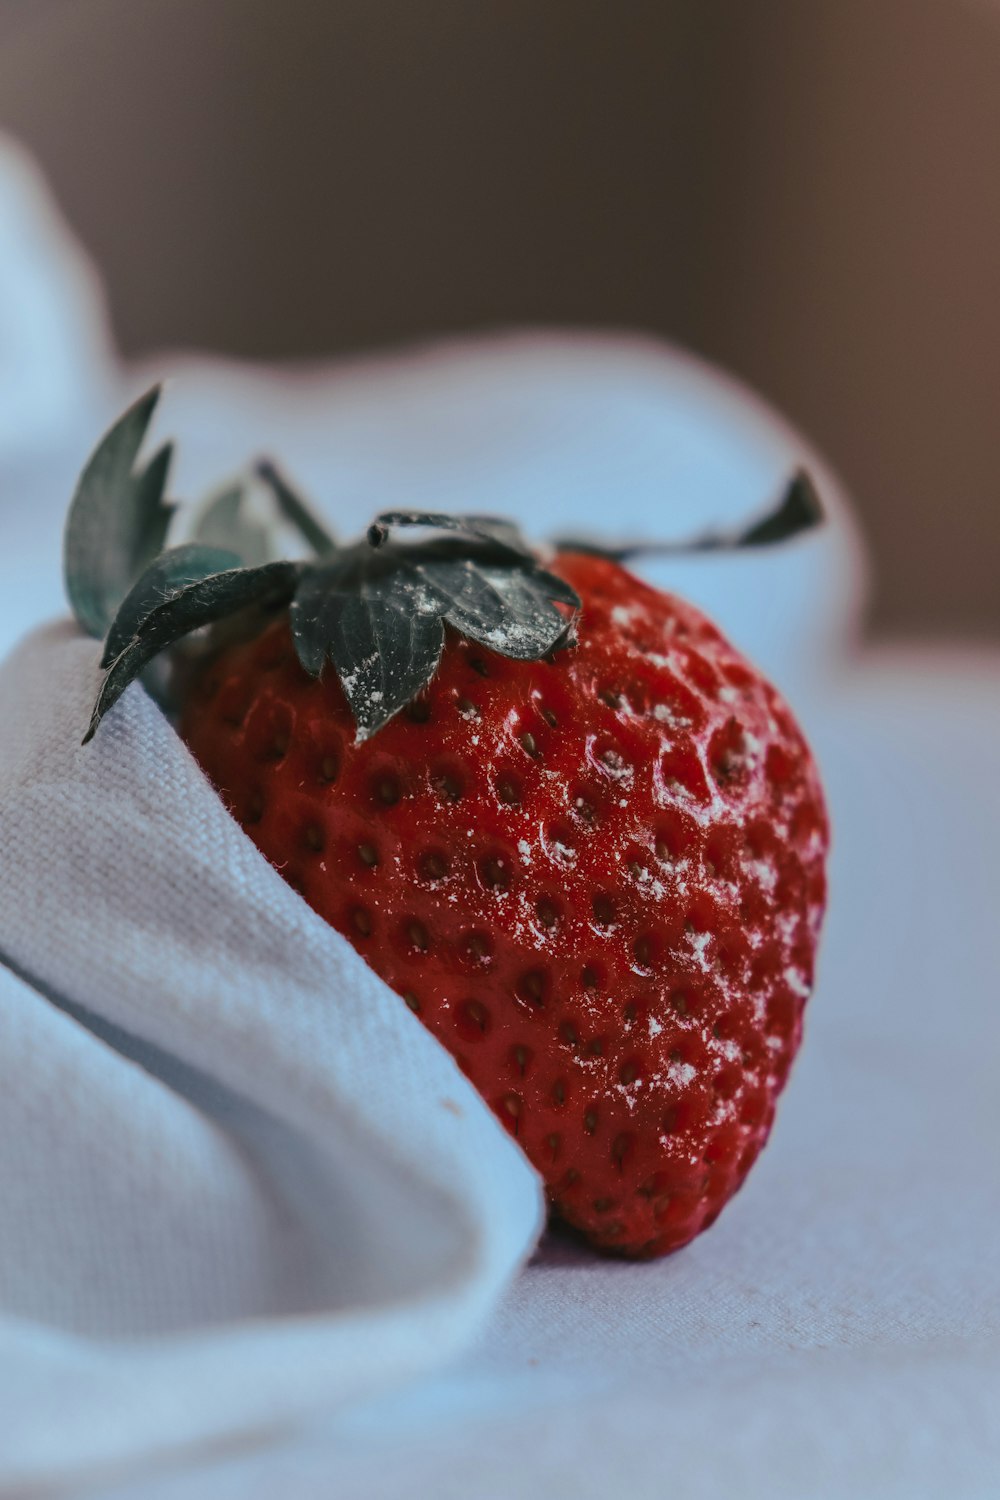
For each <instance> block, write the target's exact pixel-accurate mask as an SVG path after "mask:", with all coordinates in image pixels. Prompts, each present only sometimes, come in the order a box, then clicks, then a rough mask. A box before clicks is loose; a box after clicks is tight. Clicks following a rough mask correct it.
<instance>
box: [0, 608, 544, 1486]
mask: <svg viewBox="0 0 1000 1500" xmlns="http://www.w3.org/2000/svg"><path fill="white" fill-rule="evenodd" d="M97 655H98V648H97V647H96V646H95V645H94V643H92V642H88V641H84V640H82V639H81V638H80V637H79V636H78V635H77V633H76V632H75V630H74V629H73V628H72V627H71V626H70V625H68V624H65V625H57V626H54V627H50V628H46V629H44V630H42V631H41V632H40V633H38V634H36V635H35V636H34V637H33V638H31V639H30V640H29V641H27V642H26V643H25V644H24V645H23V646H22V647H21V648H20V649H19V650H18V651H16V652H15V654H14V655H13V656H12V658H11V659H10V660H8V661H7V662H6V663H5V665H4V666H3V668H2V670H0V870H2V877H0V878H2V882H3V885H2V902H0V948H2V950H3V954H4V957H5V959H6V961H7V963H8V965H10V966H11V967H12V969H13V970H14V971H15V972H6V973H5V972H3V971H2V970H0V986H2V989H0V1033H2V1040H0V1055H2V1056H3V1059H4V1081H3V1088H2V1091H0V1182H2V1183H3V1190H4V1202H3V1210H2V1215H0V1268H2V1269H0V1306H2V1316H0V1480H2V1481H3V1482H5V1483H6V1484H7V1485H8V1486H10V1485H14V1484H16V1483H19V1482H26V1480H27V1479H28V1478H29V1477H30V1478H33V1479H34V1478H38V1477H41V1476H45V1477H48V1476H54V1475H58V1474H60V1473H63V1474H70V1473H73V1474H79V1473H82V1472H86V1471H88V1470H89V1469H90V1468H91V1467H95V1468H98V1469H99V1468H100V1467H101V1466H102V1465H105V1464H110V1463H112V1462H118V1461H120V1460H123V1459H126V1458H128V1457H130V1456H132V1457H134V1456H135V1455H136V1454H139V1453H142V1454H146V1455H153V1454H155V1453H156V1452H157V1450H161V1449H164V1448H167V1447H171V1448H176V1446H177V1445H179V1444H181V1445H182V1444H185V1443H193V1442H202V1441H205V1440H208V1439H213V1438H218V1437H219V1436H220V1435H223V1434H225V1435H231V1434H233V1433H235V1432H240V1431H246V1430H248V1429H254V1430H256V1431H258V1432H259V1431H260V1430H262V1429H263V1430H273V1429H274V1428H275V1427H276V1426H279V1427H280V1425H281V1424H282V1423H283V1422H285V1421H287V1420H288V1419H289V1418H290V1417H292V1416H298V1415H301V1413H302V1412H303V1411H304V1410H308V1409H310V1408H314V1407H324V1408H329V1407H330V1406H331V1405H335V1404H336V1403H337V1402H340V1401H344V1400H351V1399H355V1398H356V1397H358V1396H359V1395H362V1394H366V1393H369V1392H371V1391H372V1390H374V1389H378V1388H380V1387H381V1386H383V1385H385V1384H387V1383H391V1382H395V1381H399V1380H404V1379H406V1378H407V1377H409V1376H413V1375H415V1374H416V1373H417V1372H419V1371H421V1370H424V1369H426V1368H428V1367H429V1366H431V1365H433V1364H435V1363H437V1362H438V1361H440V1360H442V1359H444V1358H446V1357H447V1356H448V1355H449V1353H451V1352H453V1351H454V1350H455V1349H456V1348H458V1347H460V1346H461V1345H462V1344H463V1343H464V1342H466V1341H467V1340H468V1338H469V1337H470V1336H471V1334H472V1332H473V1331H474V1330H475V1328H476V1327H477V1326H478V1324H479V1322H480V1321H481V1319H482V1317H483V1316H484V1314H485V1313H486V1312H487V1310H488V1309H489V1308H490V1307H491V1306H492V1304H493V1301H494V1300H495V1297H496V1295H497V1294H498V1292H499V1290H500V1289H501V1288H502V1287H503V1286H504V1285H505V1284H506V1282H507V1281H508V1280H509V1278H510V1276H511V1274H512V1272H513V1271H514V1269H515V1268H516V1267H517V1265H518V1264H519V1262H520V1261H521V1260H522V1259H523V1258H524V1256H525V1255H526V1254H527V1252H528V1251H529V1250H530V1248H531V1246H532V1244H533V1243H534V1240H535V1238H536V1235H537V1232H538V1229H539V1227H540V1223H541V1195H540V1190H539V1185H538V1182H537V1180H536V1178H535V1175H534V1173H533V1172H532V1171H531V1169H530V1168H529V1167H528V1165H527V1163H526V1161H525V1159H524V1158H523V1156H522V1155H521V1153H520V1152H519V1151H518V1150H517V1148H516V1147H515V1146H514V1145H513V1143H512V1142H511V1141H510V1140H509V1138H508V1137H507V1136H506V1135H505V1133H504V1132H503V1131H502V1129H501V1128H500V1126H499V1125H498V1124H497V1123H496V1121H495V1120H494V1118H493V1116H492V1115H491V1113H490V1112H489V1111H488V1110H487V1109H486V1107H485V1106H484V1105H483V1104H482V1102H481V1101H480V1099H479V1097H478V1095H476V1093H475V1092H474V1091H473V1090H472V1089H471V1088H470V1087H469V1085H468V1084H467V1083H466V1081H465V1080H464V1078H463V1077H462V1075H461V1074H460V1073H459V1071H458V1069H457V1068H456V1067H455V1065H454V1064H453V1062H452V1061H451V1059H450V1058H449V1057H448V1055H447V1054H446V1053H445V1052H444V1050H443V1049H442V1048H440V1047H439V1045H438V1044H437V1043H436V1042H435V1041H434V1040H433V1039H432V1038H431V1037H430V1036H429V1035H428V1033H427V1032H426V1031H425V1030H424V1029H423V1027H422V1026H421V1025H420V1024H419V1022H417V1021H416V1020H415V1018H414V1017H412V1016H411V1015H410V1013H409V1012H408V1011H407V1009H406V1007H405V1006H404V1005H403V1004H402V1003H401V1002H400V1001H399V999H398V997H397V996H395V995H393V994H392V993H391V992H390V991H389V990H388V989H387V988H386V987H385V986H384V985H383V984H382V983H381V981H380V980H378V979H377V978H376V977H375V975H374V974H372V973H371V971H370V970H369V969H368V968H367V966H366V965H365V964H364V963H363V962H362V960H361V959H359V958H358V957H357V955H356V954H355V953H354V952H353V950H352V949H351V948H350V947H349V945H348V944H347V943H345V942H344V940H343V939H342V938H340V937H339V935H338V934H336V933H335V932H333V931H332V930H331V929H330V928H328V927H327V926H326V924H325V923H323V922H322V921H321V920H320V919H319V918H317V917H316V916H315V915H314V914H313V913H312V912H311V911H310V910H309V909H308V908H307V907H306V906H305V904H304V903H303V902H302V901H301V900H300V898H299V897H297V896H296V895H295V894H294V893H293V892H292V891H291V890H290V889H289V888H288V887H287V886H286V885H285V883H284V882H283V881H282V879H281V877H280V876H279V875H278V873H277V872H276V871H275V870H274V869H272V868H271V867H270V866H269V865H268V864H267V862H266V861H265V860H264V859H263V858H262V857H261V856H260V855H259V854H258V853H257V851H256V850H255V849H254V848H253V846H252V845H251V843H250V841H249V840H248V839H247V838H246V837H245V835H244V834H243V833H242V831H241V830H240V828H239V827H238V826H237V824H236V823H235V822H233V821H232V819H231V818H230V817H229V815H228V813H227V812H226V811H225V809H224V808H223V806H222V804H221V803H220V801H219V799H218V798H217V797H216V795H215V793H214V792H213V790H212V788H211V787H210V785H209V784H208V782H207V781H206V780H205V778H204V777H203V776H202V774H201V772H200V770H199V769H198V767H197V766H196V765H195V763H194V762H193V760H192V759H191V757H190V756H189V755H188V752H187V750H186V749H185V747H184V746H183V745H182V743H181V742H180V740H179V739H178V738H177V736H176V734H175V732H174V730H173V729H172V728H171V727H170V725H169V724H168V723H167V721H166V720H165V719H164V718H163V717H162V715H161V714H160V712H159V710H158V709H157V708H156V707H155V706H154V705H153V703H152V702H151V701H150V700H149V699H148V698H147V697H146V696H145V695H144V694H143V693H142V691H141V690H132V691H130V692H129V693H128V694H127V695H126V697H125V699H124V700H123V703H122V704H121V706H120V708H119V709H117V710H116V711H115V712H114V714H113V715H112V716H111V717H110V718H109V720H108V721H107V724H106V727H105V729H104V730H103V731H102V733H101V734H100V735H99V736H98V738H97V739H96V740H95V741H94V742H93V743H92V744H91V745H89V746H87V747H86V748H81V746H80V743H79V741H80V729H81V725H84V724H85V723H86V718H87V712H88V705H89V703H90V700H91V698H92V696H93V692H94V688H95V685H96V682H97V670H96V668H97Z"/></svg>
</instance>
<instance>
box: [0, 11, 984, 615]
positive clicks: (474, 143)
mask: <svg viewBox="0 0 1000 1500" xmlns="http://www.w3.org/2000/svg"><path fill="white" fill-rule="evenodd" d="M0 129H3V130H6V131H9V132H10V133H11V134H13V135H15V136H17V137H19V138H20V139H21V140H22V142H23V143H24V144H25V145H26V146H27V147H28V148H29V149H30V151H31V152H33V153H34V155H35V156H36V158H37V159H38V161H39V162H40V164H41V166H42V168H43V169H44V171H45V173H46V174H47V176H48V178H49V180H50V182H51V184H52V186H53V188H54V191H55V195H56V197H57V200H58V202H59V204H60V205H61V208H62V211H63V212H64V213H65V215H66V216H67V218H68V220H69V221H70V224H71V225H72V226H73V228H74V230H75V231H76V233H77V234H78V235H79V236H80V238H81V239H82V241H83V243H84V245H85V246H86V247H87V249H88V250H89V252H90V254H91V256H92V257H93V260H94V262H95V263H96V266H97V268H98V270H99V273H100V275H101V277H102V278H103V279H104V281H105V283H106V286H107V290H108V297H109V300H110V310H111V316H112V321H113V327H114V332H115V336H116V338H117V341H118V343H119V346H120V347H121V348H122V350H123V351H124V352H125V353H126V354H128V355H131V356H148V355H150V354H151V353H153V352H155V351H159V350H164V349H181V348H189V347H198V348H207V349H211V350H217V351H219V352H223V353H226V354H230V355H237V356H250V357H254V358H266V359H274V358H284V357H291V358H298V359H301V358H309V357H313V356H318V355H328V354H331V353H334V354H336V353H339V352H347V351H356V350H359V349H368V348H372V347H380V346H387V345H391V344H395V343H398V342H400V341H408V340H416V339H422V338H425V337H426V336H429V335H437V334H442V333H449V332H454V331H458V330H462V331H467V330H478V329H495V328H498V327H499V328H502V327H509V326H512V325H513V326H520V325H524V324H543V325H555V326H561V325H574V326H579V325H583V326H589V327H602V328H603V327H610V328H634V329H640V330H644V331H648V332H652V333H654V334H658V335H662V336H665V337H667V338H670V339H673V340H677V341H679V342H681V343H682V344H684V345H687V346H688V347H689V348H691V349H693V350H695V351H697V352H699V353H701V354H703V355H705V356H707V357H709V358H710V359H712V360H715V361H718V362H720V363H722V364H723V365H725V366H727V367H729V368H730V369H732V370H733V371H735V372H736V373H738V374H739V375H740V376H741V377H743V378H744V379H746V380H747V381H749V382H750V383H751V384H752V385H754V386H756V387H757V388H758V389H760V390H761V391H762V392H763V393H764V394H765V395H766V396H767V397H769V398H770V399H771V400H772V401H774V402H775V403H776V404H777V405H778V406H779V407H780V408H782V409H783V410H784V411H785V412H786V413H787V414H788V415H789V416H790V417H791V418H792V419H793V420H794V421H795V422H796V423H798V424H799V426H800V427H802V428H803V429H804V430H805V431H806V432H807V433H808V434H809V435H810V436H811V437H812V438H813V439H814V440H815V441H816V442H817V444H818V445H819V446H820V447H821V448H822V449H824V450H825V451H826V453H827V454H828V455H829V457H830V459H831V461H832V463H833V464H834V466H835V467H836V468H837V469H838V470H839V472H840V474H841V476H842V477H843V479H844V480H845V481H846V484H847V486H848V488H849V489H850V491H851V492H852V493H853V495H854V497H855V498H856V502H857V506H858V510H859V514H860V518H861V523H862V526H863V528H864V530H865V532H866V534H867V538H868V542H869V546H870V549H871V552H872V556H873V563H874V589H873V596H872V602H871V610H870V621H869V624H870V628H871V629H872V631H873V632H874V633H876V634H880V635H894V636H898V635H900V634H907V635H910V636H929V635H935V636H939V637H940V636H941V635H950V636H953V637H965V638H994V639H995V638H996V637H997V636H998V635H1000V590H998V589H997V587H996V579H997V566H998V562H1000V503H998V501H1000V479H998V474H1000V455H998V453H997V447H998V443H997V435H996V434H997V427H998V423H997V404H998V397H1000V296H998V285H997V281H998V268H1000V193H998V192H997V170H998V169H997V162H998V157H1000V4H996V3H992V0H810V3H809V4H808V5H805V4H802V3H801V0H755V3H753V4H752V5H747V4H745V3H742V0H721V3H718V4H712V5H706V4H704V3H703V0H615V3H614V4H610V3H609V4H604V5H589V6H588V5H581V4H579V3H578V0H504V3H499V4H494V3H480V4H476V5H458V4H455V3H454V0H421V3H413V0H337V3H335V4H332V3H330V0H282V3H281V4H280V5H274V4H273V3H267V0H143V3H142V4H141V5H137V4H135V3H134V0H133V3H129V0H0Z"/></svg>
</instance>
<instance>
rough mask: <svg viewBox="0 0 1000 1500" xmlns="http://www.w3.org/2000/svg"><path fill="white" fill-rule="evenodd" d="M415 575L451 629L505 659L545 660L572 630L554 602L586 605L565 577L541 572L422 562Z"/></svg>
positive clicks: (468, 563) (466, 561)
mask: <svg viewBox="0 0 1000 1500" xmlns="http://www.w3.org/2000/svg"><path fill="white" fill-rule="evenodd" d="M413 571H414V573H415V574H416V575H417V577H418V578H419V579H421V580H423V581H424V582H426V583H427V585H428V586H429V587H430V589H431V590H433V592H434V593H435V594H436V595H437V597H438V599H439V600H440V601H441V612H442V614H443V615H444V618H445V619H446V620H447V621H448V624H449V625H452V626H453V627H454V628H455V629H456V630H457V631H459V632H460V633H461V634H462V635H464V636H467V637H468V638H469V639H470V640H473V641H478V642H479V643H480V644H481V645H483V646H488V647H489V648H490V650H492V651H496V652H498V653H499V654H500V655H501V656H510V657H516V658H520V659H521V660H525V661H530V660H533V659H535V658H537V657H539V656H545V655H546V654H547V653H548V652H549V651H551V650H552V648H553V646H554V645H555V644H556V642H557V641H558V640H559V638H560V636H561V635H562V634H563V632H564V630H565V628H566V618H565V616H564V615H562V614H560V612H559V610H557V609H556V607H555V605H554V604H553V603H552V602H551V600H552V599H553V597H555V598H558V599H560V600H561V601H562V602H563V603H566V604H571V605H575V606H576V607H577V608H579V604H580V601H579V599H578V598H577V596H576V594H575V593H574V592H573V590H572V589H570V588H569V586H568V585H567V584H565V583H563V581H562V579H561V578H560V579H557V578H555V577H553V575H552V574H551V573H544V572H541V571H537V572H536V571H534V570H532V571H522V570H521V569H515V568H500V567H491V566H489V565H487V564H484V563H478V562H476V561H474V560H473V559H471V558H465V559H458V558H454V559H449V560H447V561H435V560H429V561H427V562H419V563H415V564H414V567H413Z"/></svg>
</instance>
